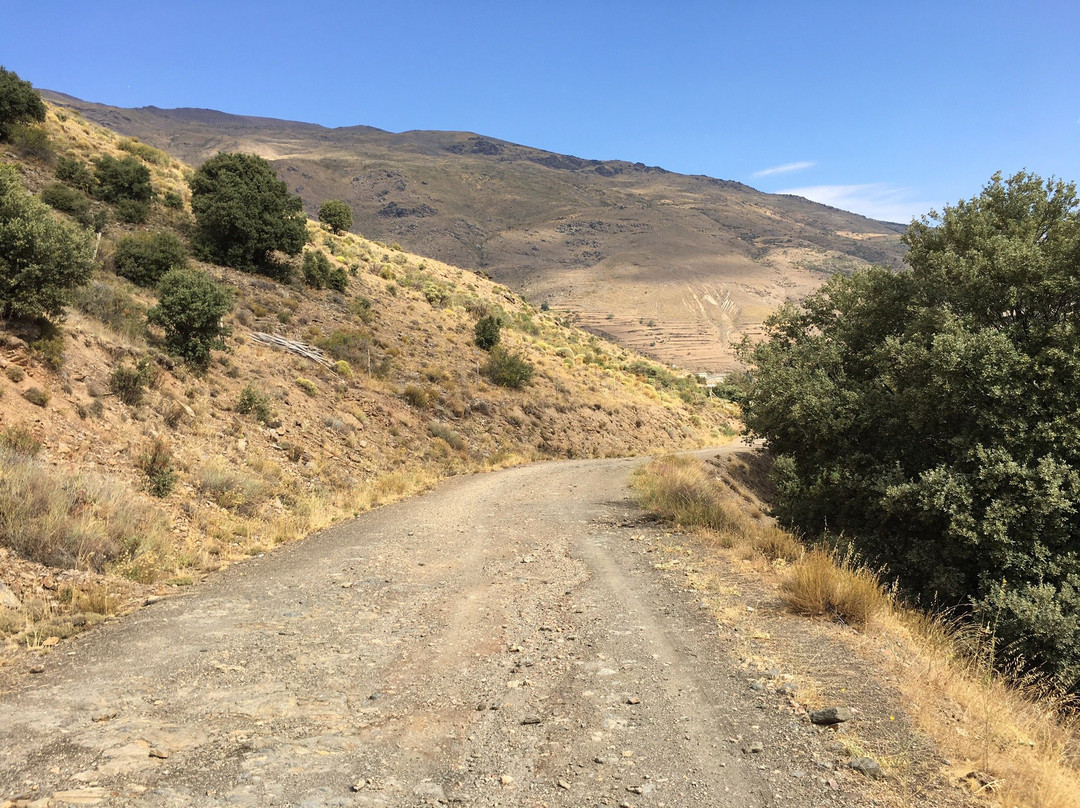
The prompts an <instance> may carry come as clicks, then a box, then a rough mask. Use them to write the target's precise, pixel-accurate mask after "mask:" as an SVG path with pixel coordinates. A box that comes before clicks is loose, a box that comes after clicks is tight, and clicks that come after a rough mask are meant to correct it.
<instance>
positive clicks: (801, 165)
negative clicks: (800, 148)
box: [753, 160, 816, 177]
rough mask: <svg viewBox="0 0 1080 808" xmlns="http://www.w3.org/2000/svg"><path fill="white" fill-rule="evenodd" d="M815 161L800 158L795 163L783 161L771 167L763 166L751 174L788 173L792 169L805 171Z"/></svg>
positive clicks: (765, 175) (813, 164) (811, 166)
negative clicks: (779, 164) (780, 164)
mask: <svg viewBox="0 0 1080 808" xmlns="http://www.w3.org/2000/svg"><path fill="white" fill-rule="evenodd" d="M815 165H816V163H813V162H811V161H809V160H802V161H800V162H797V163H784V164H783V165H782V166H773V167H772V168H763V169H762V170H761V171H755V172H754V174H753V176H755V177H771V176H773V175H774V174H790V173H791V172H793V171H805V170H806V169H808V168H813V167H814V166H815Z"/></svg>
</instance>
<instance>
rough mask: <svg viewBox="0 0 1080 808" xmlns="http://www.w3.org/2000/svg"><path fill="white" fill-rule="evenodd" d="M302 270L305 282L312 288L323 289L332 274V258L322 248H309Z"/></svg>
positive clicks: (305, 254)
mask: <svg viewBox="0 0 1080 808" xmlns="http://www.w3.org/2000/svg"><path fill="white" fill-rule="evenodd" d="M301 271H302V273H303V275H304V283H306V284H307V285H308V286H310V287H311V288H312V289H323V288H325V287H326V285H327V280H328V279H329V275H330V259H329V258H327V257H326V253H324V252H323V251H322V250H307V251H306V252H305V253H304V262H303V267H302V269H301Z"/></svg>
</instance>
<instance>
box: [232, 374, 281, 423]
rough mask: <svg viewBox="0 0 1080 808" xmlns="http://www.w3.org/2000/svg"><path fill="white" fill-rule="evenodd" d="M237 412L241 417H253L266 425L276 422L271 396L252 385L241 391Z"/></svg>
mask: <svg viewBox="0 0 1080 808" xmlns="http://www.w3.org/2000/svg"><path fill="white" fill-rule="evenodd" d="M236 411H237V412H238V413H240V414H241V415H253V416H254V417H255V420H256V421H259V422H261V423H264V424H268V423H270V422H271V421H273V420H274V408H273V406H272V405H271V403H270V396H268V395H266V393H264V392H262V391H261V390H259V389H257V388H256V387H255V386H254V385H251V384H249V385H247V386H246V387H244V389H243V390H241V391H240V400H239V401H237V402H236Z"/></svg>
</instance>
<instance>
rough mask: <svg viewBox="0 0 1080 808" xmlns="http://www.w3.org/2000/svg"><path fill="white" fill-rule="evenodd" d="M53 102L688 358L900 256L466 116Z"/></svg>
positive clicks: (828, 212)
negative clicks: (394, 123) (378, 124)
mask: <svg viewBox="0 0 1080 808" xmlns="http://www.w3.org/2000/svg"><path fill="white" fill-rule="evenodd" d="M50 97H51V98H53V99H54V100H55V101H57V102H58V103H62V104H64V105H66V106H68V107H70V108H72V109H77V110H80V111H81V112H82V113H83V114H84V115H85V116H86V117H88V118H90V119H93V120H95V121H98V122H99V123H103V124H105V125H107V126H109V127H111V128H112V129H115V130H116V131H118V132H121V133H123V134H126V135H130V136H135V137H138V138H141V139H142V140H144V141H145V142H147V143H149V144H152V145H154V146H156V147H158V148H161V149H164V150H165V151H167V152H169V153H170V154H172V155H175V156H176V157H179V158H181V159H183V160H186V161H188V162H189V163H192V164H196V165H197V164H199V163H201V162H202V161H203V160H205V159H206V158H208V157H211V156H213V155H214V154H216V153H217V152H218V151H237V150H240V151H248V152H253V153H256V154H259V155H261V156H263V157H265V158H266V159H268V160H270V161H271V163H272V164H273V165H274V167H275V169H276V170H277V172H278V176H280V177H281V178H282V179H284V180H285V181H286V182H287V183H288V185H289V187H290V189H292V190H293V191H294V192H295V193H297V194H299V195H300V196H301V197H302V198H303V200H304V203H305V206H306V208H307V210H308V211H309V213H314V211H315V210H317V208H318V206H319V204H320V203H321V202H323V201H325V200H326V199H344V200H345V201H347V202H348V203H349V204H350V205H351V206H352V207H353V210H354V212H355V221H356V225H355V229H356V230H357V231H358V232H361V233H364V234H365V235H367V236H369V237H371V238H375V239H379V240H382V241H385V242H398V243H400V244H402V245H404V246H405V248H406V249H408V250H412V251H414V252H417V253H421V254H424V255H429V256H434V257H437V258H439V259H441V260H443V261H447V262H449V263H451V264H455V265H457V266H461V267H464V268H469V269H476V270H480V271H483V272H485V273H487V274H489V275H490V276H491V277H492V278H494V279H495V280H496V281H498V282H501V283H504V284H506V285H507V286H509V287H510V288H512V289H513V290H514V291H516V292H519V293H521V294H523V295H524V296H525V297H526V298H527V299H528V300H529V301H531V302H532V303H534V304H535V305H540V304H541V303H547V304H548V305H550V306H551V307H552V308H554V309H557V310H560V311H563V312H566V313H570V312H573V313H575V314H576V315H577V317H578V322H579V323H580V324H581V325H583V326H585V327H586V328H588V329H589V330H590V331H592V332H594V333H602V334H605V335H608V336H610V337H611V338H613V339H615V340H617V341H618V342H620V343H621V344H624V345H627V346H629V347H633V348H634V349H635V350H638V351H641V352H644V353H647V354H649V355H652V356H654V357H657V358H660V359H662V360H663V361H665V362H672V363H675V364H677V365H679V366H680V367H684V368H687V369H692V370H698V371H722V370H726V369H730V368H731V367H733V366H734V360H733V358H732V355H731V350H730V345H731V342H732V341H733V340H735V339H737V338H738V337H739V336H740V335H742V334H745V333H755V331H756V328H757V327H758V325H759V324H760V323H761V320H762V319H763V318H764V316H765V315H766V314H767V313H768V312H769V311H771V310H772V309H774V308H776V307H777V306H778V305H779V304H780V303H782V302H783V301H784V300H785V299H787V298H789V297H801V296H802V295H804V294H806V293H807V292H808V291H810V290H812V289H814V288H816V287H817V286H818V285H819V284H820V283H821V282H822V281H823V279H824V278H826V277H828V275H829V274H831V273H833V272H837V271H848V270H851V269H853V268H856V267H859V266H864V265H866V264H868V263H873V264H883V265H887V266H899V265H900V263H901V260H902V255H903V250H902V247H901V245H900V242H899V234H900V232H901V231H902V230H903V228H902V227H901V226H900V225H896V224H889V223H885V222H877V221H873V220H871V219H867V218H865V217H862V216H858V215H856V214H852V213H847V212H845V211H841V210H837V209H835V208H830V207H827V206H825V205H820V204H817V203H814V202H809V201H807V200H805V199H802V198H799V197H790V196H777V195H771V194H763V193H761V192H759V191H756V190H754V189H753V188H750V187H748V186H745V185H742V184H740V183H736V182H726V181H723V180H718V179H713V178H710V177H704V176H686V175H681V174H675V173H672V172H668V171H664V170H663V169H662V168H657V167H652V166H645V165H642V164H640V163H630V162H624V161H618V160H585V159H581V158H578V157H572V156H568V155H560V154H553V153H550V152H545V151H541V150H538V149H533V148H529V147H526V146H520V145H516V144H513V143H508V142H505V141H500V140H495V139H492V138H488V137H482V136H479V135H475V134H472V133H468V132H420V131H417V132H403V133H400V134H395V133H390V132H384V131H381V130H378V129H373V128H371V127H365V126H356V127H344V128H338V129H328V128H324V127H321V126H317V125H314V124H305V123H295V122H291V121H279V120H272V119H267V118H254V117H244V116H236V115H227V114H225V113H221V112H214V111H211V110H200V109H170V110H165V109H158V108H156V107H143V108H139V109H120V108H115V107H108V106H104V105H100V104H91V103H87V102H83V101H80V100H78V99H74V98H71V97H69V96H61V95H59V94H55V93H54V94H51V95H50Z"/></svg>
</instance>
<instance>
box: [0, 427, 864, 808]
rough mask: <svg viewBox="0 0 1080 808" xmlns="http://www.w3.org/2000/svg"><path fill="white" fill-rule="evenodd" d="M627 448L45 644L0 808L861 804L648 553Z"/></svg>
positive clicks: (451, 488) (375, 517) (438, 494)
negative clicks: (616, 456) (5, 807)
mask: <svg viewBox="0 0 1080 808" xmlns="http://www.w3.org/2000/svg"><path fill="white" fill-rule="evenodd" d="M734 448H738V447H734ZM640 462H641V461H639V460H599V461H571V462H560V463H545V464H539V465H533V466H528V467H522V468H516V469H511V470H508V471H503V472H499V473H495V474H486V475H478V476H473V477H465V478H458V479H454V480H451V481H449V482H447V483H445V484H443V485H441V486H440V487H439V488H437V489H436V490H435V491H434V492H432V493H430V494H428V495H426V496H423V497H419V498H417V499H414V500H410V501H407V502H402V503H399V504H396V505H392V506H388V507H385V508H382V509H379V510H377V511H373V512H370V513H368V514H365V515H363V516H362V517H360V518H358V519H356V520H354V521H352V522H350V523H348V524H343V525H341V526H339V527H336V528H334V529H331V530H328V531H325V532H323V533H321V534H318V535H316V536H314V537H312V538H310V539H308V540H307V541H305V542H302V543H298V544H295V545H291V546H287V547H283V548H281V549H279V550H277V551H275V552H274V553H272V554H270V555H267V556H265V557H261V558H257V559H253V560H252V561H250V562H247V563H244V564H242V565H238V566H236V567H233V568H231V569H229V570H227V571H225V572H223V573H221V574H219V575H217V576H216V577H214V578H212V579H211V580H210V581H209V582H207V583H205V584H202V585H199V586H195V587H193V588H192V589H190V590H188V591H186V592H185V593H184V594H182V595H178V596H176V597H173V598H169V599H166V600H163V601H161V602H158V603H155V604H153V605H152V606H150V607H148V608H146V609H143V610H141V611H140V612H139V613H137V614H135V615H133V616H130V617H128V618H125V619H122V620H118V621H115V622H111V623H109V624H107V625H105V626H104V627H102V628H100V629H98V630H95V631H93V632H89V633H88V634H85V635H82V636H80V637H78V638H76V639H75V640H73V641H72V642H70V643H67V644H65V645H62V646H60V647H59V648H58V649H56V650H54V652H53V653H51V654H50V655H49V656H48V657H47V658H46V659H45V663H44V664H45V671H44V672H43V673H40V674H37V675H34V676H30V675H25V676H21V677H18V678H17V679H16V681H15V684H14V686H13V687H12V689H11V690H10V691H9V692H8V693H7V694H5V695H4V696H2V697H0V801H2V800H3V799H9V800H16V799H22V800H30V801H33V800H41V802H37V803H31V804H35V805H41V806H45V805H50V804H54V805H62V804H94V802H95V801H96V800H100V801H99V802H98V804H107V805H137V806H212V805H213V806H216V805H253V806H254V805H258V806H263V805H292V806H367V805H387V806H413V805H429V804H449V805H464V806H495V805H502V806H575V807H578V808H579V807H580V806H593V805H611V806H623V805H626V806H653V805H655V806H672V807H674V806H733V807H735V806H737V807H738V808H754V807H755V806H773V805H776V806H780V805H783V806H794V807H795V808H809V807H810V806H823V805H844V806H851V805H870V804H875V803H876V800H877V799H879V798H880V792H879V791H878V790H877V789H878V786H877V785H876V784H872V783H871V781H869V780H867V779H866V778H863V777H862V776H861V775H859V774H857V773H855V772H852V771H850V770H847V769H845V768H844V767H843V766H842V765H840V764H837V763H833V764H829V763H828V759H829V752H828V747H829V742H830V738H829V736H828V734H827V733H823V732H821V731H820V730H819V729H818V728H815V727H813V726H811V725H810V724H809V722H808V721H807V720H806V718H805V716H804V715H802V716H800V715H799V714H798V711H797V710H792V709H788V707H789V706H790V705H789V701H788V700H787V699H785V698H784V697H783V696H782V695H781V694H780V692H779V691H778V690H777V689H775V688H773V687H772V686H770V688H769V689H768V690H767V692H759V691H761V688H756V689H755V690H753V691H752V690H751V688H750V684H751V681H752V679H751V678H748V676H747V672H746V671H745V670H740V669H739V667H738V665H737V664H736V662H735V660H733V658H732V654H731V647H732V642H733V638H732V636H731V630H729V629H726V628H724V627H723V626H720V625H718V624H717V623H716V622H715V620H713V619H712V618H711V616H709V615H708V613H707V612H704V611H703V610H702V607H701V603H700V600H699V599H698V598H697V597H696V596H695V593H694V592H692V591H688V590H686V589H685V588H684V587H683V585H682V583H681V581H680V580H678V579H676V577H675V576H673V575H669V574H666V573H664V572H663V571H661V570H659V569H656V568H655V566H654V563H653V561H652V559H653V558H654V556H653V555H652V551H653V550H654V549H655V548H656V547H658V546H659V545H660V544H661V543H662V542H663V540H664V533H663V530H662V529H661V528H660V527H659V526H657V525H655V524H654V523H651V522H649V521H648V520H646V519H643V517H642V514H641V513H640V512H639V511H638V510H637V509H636V507H635V506H634V505H633V504H632V503H631V501H630V499H629V494H628V491H627V488H626V480H627V476H628V474H629V472H630V471H631V470H632V469H633V468H634V467H635V466H636V465H637V464H638V463H640ZM756 691H758V692H756ZM833 757H835V755H834V756H833ZM50 800H52V802H50Z"/></svg>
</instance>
